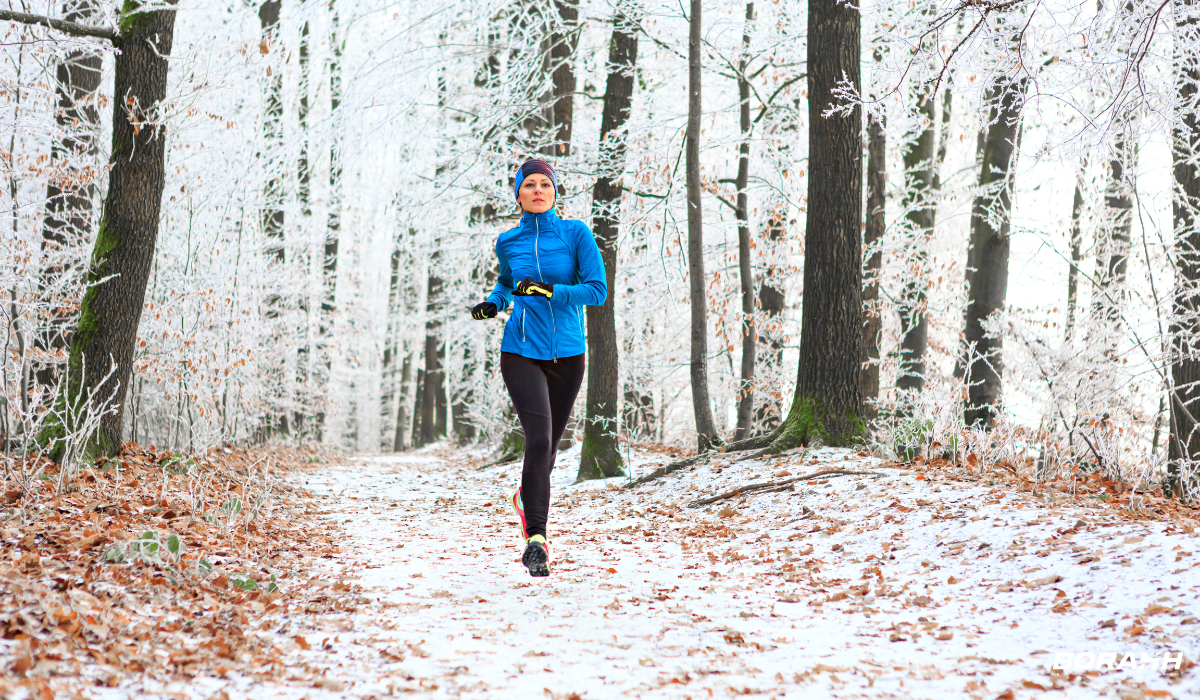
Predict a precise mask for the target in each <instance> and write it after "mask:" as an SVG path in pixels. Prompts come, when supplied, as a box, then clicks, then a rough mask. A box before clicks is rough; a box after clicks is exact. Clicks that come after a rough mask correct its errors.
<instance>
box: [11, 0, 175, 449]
mask: <svg viewBox="0 0 1200 700" xmlns="http://www.w3.org/2000/svg"><path fill="white" fill-rule="evenodd" d="M142 7H143V5H142V3H140V2H135V1H133V0H131V1H130V2H127V3H126V5H125V9H124V11H123V12H122V14H121V16H120V18H119V19H118V23H117V26H118V32H116V33H114V32H112V31H111V30H108V29H104V28H96V27H87V26H85V25H79V24H76V23H69V22H64V21H61V20H52V19H50V18H45V17H39V16H33V15H21V14H20V13H12V12H3V13H0V19H7V20H14V21H22V22H27V23H30V24H41V25H43V26H50V27H52V28H54V29H57V30H60V31H65V32H68V33H72V34H79V35H83V36H98V37H102V38H105V39H109V40H111V41H112V42H113V44H114V46H115V47H116V48H117V50H118V53H117V58H116V70H115V76H116V77H115V83H114V87H113V93H114V94H115V95H117V96H118V99H115V100H113V124H112V130H113V142H112V144H113V145H112V152H111V163H112V169H111V171H110V174H109V185H108V193H107V195H106V197H105V201H104V213H103V216H102V218H101V221H100V226H99V230H98V231H97V233H96V243H95V248H94V250H93V252H92V267H91V270H90V271H89V273H88V284H89V287H88V290H87V292H86V293H85V294H84V297H83V304H82V308H81V310H80V316H79V324H78V326H77V327H76V329H75V332H74V333H73V334H72V337H71V352H70V357H69V359H68V361H67V376H66V381H65V382H64V383H63V384H64V386H63V390H62V393H61V395H60V397H59V399H58V401H59V405H60V406H68V405H69V406H75V405H80V404H81V403H82V402H90V403H91V404H92V405H93V406H95V407H97V408H101V409H102V408H103V407H107V406H112V407H114V409H115V410H112V411H111V412H108V413H106V414H105V415H104V417H103V419H102V420H101V421H100V425H99V427H98V429H97V430H96V431H95V433H94V434H93V435H92V436H91V437H90V438H89V439H88V440H87V449H86V452H87V454H89V455H101V454H104V455H112V454H116V452H117V450H119V449H120V447H121V420H122V417H123V414H124V404H125V395H126V392H127V389H128V385H129V378H130V376H131V375H132V368H133V355H134V350H135V346H136V344H137V332H138V323H139V321H140V319H141V315H142V303H143V300H144V298H145V294H146V283H147V281H148V279H149V277H150V269H151V265H152V262H153V258H154V249H155V244H156V242H157V239H158V219H159V210H160V208H161V206H162V192H163V181H164V178H165V173H164V167H165V163H166V142H167V137H166V128H165V125H164V115H163V114H161V113H160V111H159V109H160V104H161V102H162V100H163V98H164V97H165V96H166V91H167V68H168V63H169V60H168V57H169V56H170V55H171V46H172V43H173V39H174V30H175V10H174V8H173V7H171V8H166V9H155V10H142ZM63 413H67V412H65V411H64V412H63ZM77 427H78V426H74V425H70V424H69V419H68V422H67V424H64V423H62V422H52V423H50V424H49V425H47V426H46V427H45V428H43V430H42V432H41V434H40V435H39V436H38V442H39V443H40V444H42V445H44V446H46V447H47V448H48V449H49V450H50V453H51V456H52V457H55V458H60V457H61V456H62V450H63V447H64V441H63V438H64V437H65V436H66V435H67V433H69V432H72V431H74V430H76V428H77Z"/></svg>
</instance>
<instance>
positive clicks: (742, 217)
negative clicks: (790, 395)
mask: <svg viewBox="0 0 1200 700" xmlns="http://www.w3.org/2000/svg"><path fill="white" fill-rule="evenodd" d="M752 21H754V3H753V2H747V3H746V19H745V24H744V25H743V29H742V54H741V56H740V57H739V58H738V73H737V76H738V119H739V125H740V127H741V142H740V143H739V144H738V172H737V180H736V182H735V186H736V187H737V223H738V273H739V275H740V277H741V282H742V366H741V380H740V382H739V388H738V405H737V428H736V429H735V431H734V436H733V439H734V440H744V439H745V438H747V437H749V436H750V426H751V423H752V421H753V420H754V361H755V359H756V358H755V349H754V345H755V340H756V337H755V336H756V334H755V326H754V271H753V268H752V266H751V262H752V260H751V254H750V198H749V195H748V193H747V192H746V187H747V186H748V185H749V184H750V135H751V128H752V127H751V122H750V79H749V78H747V77H746V66H747V64H748V63H749V55H750V23H751V22H752Z"/></svg>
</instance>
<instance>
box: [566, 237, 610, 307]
mask: <svg viewBox="0 0 1200 700" xmlns="http://www.w3.org/2000/svg"><path fill="white" fill-rule="evenodd" d="M576 224H577V225H576V226H575V270H576V272H577V279H578V280H579V283H578V284H556V285H554V300H555V301H560V295H561V302H560V303H563V304H575V305H577V306H600V305H601V304H603V303H604V300H605V299H606V298H607V297H608V277H607V276H606V275H605V271H604V260H603V259H601V257H600V248H598V247H597V246H596V239H595V238H594V237H593V236H592V232H591V231H590V230H588V227H587V225H586V224H584V223H583V222H576Z"/></svg>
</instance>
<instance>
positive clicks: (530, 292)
mask: <svg viewBox="0 0 1200 700" xmlns="http://www.w3.org/2000/svg"><path fill="white" fill-rule="evenodd" d="M535 295H536V296H543V297H546V298H547V299H551V298H553V297H554V285H552V284H550V283H549V282H538V281H537V280H535V279H533V278H532V277H526V278H525V279H523V280H521V281H520V282H517V288H516V289H514V290H513V296H516V297H531V296H535Z"/></svg>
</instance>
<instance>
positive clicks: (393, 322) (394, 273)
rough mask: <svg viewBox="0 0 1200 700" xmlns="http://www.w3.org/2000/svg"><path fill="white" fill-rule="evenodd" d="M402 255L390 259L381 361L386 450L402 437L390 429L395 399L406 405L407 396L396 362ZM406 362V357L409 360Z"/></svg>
mask: <svg viewBox="0 0 1200 700" xmlns="http://www.w3.org/2000/svg"><path fill="white" fill-rule="evenodd" d="M401 257H402V256H401V253H400V250H399V248H394V249H393V250H392V260H391V266H392V269H391V277H390V278H389V279H388V302H387V312H386V313H387V331H386V332H385V333H384V336H383V358H382V361H381V362H380V372H379V374H380V378H381V379H382V380H383V381H382V385H383V391H382V395H381V396H380V401H379V407H380V414H381V415H380V421H379V423H380V428H381V435H380V442H381V443H382V445H381V447H382V448H383V449H384V450H387V449H388V448H389V447H390V446H391V445H392V444H394V443H395V436H396V435H399V434H400V433H399V431H397V430H395V429H393V430H388V428H390V427H393V426H390V425H389V424H390V423H391V418H392V416H393V415H397V416H398V415H399V414H398V413H396V412H394V410H393V409H394V404H395V403H396V396H397V394H400V403H401V404H403V403H404V396H403V394H401V391H402V388H401V387H400V386H399V385H398V383H397V377H398V375H397V372H396V362H397V361H398V360H399V356H400V354H401V351H402V350H403V349H404V347H403V343H402V342H401V340H400V328H399V326H400V319H401V314H400V308H399V307H400V258H401ZM406 359H407V358H406Z"/></svg>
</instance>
